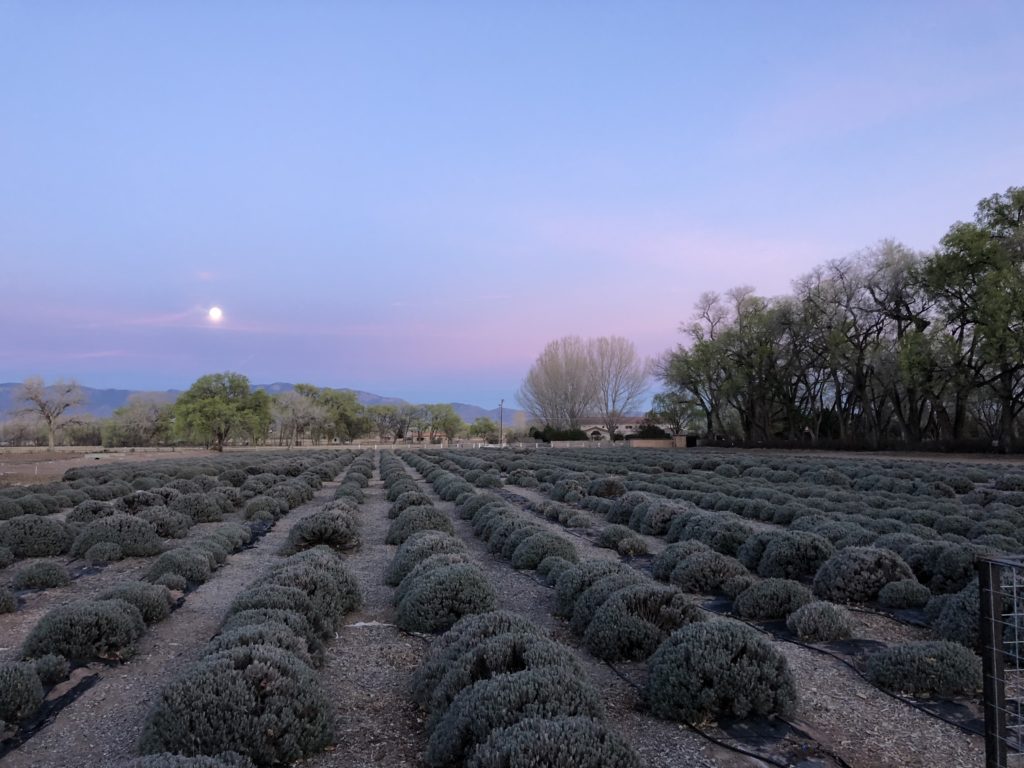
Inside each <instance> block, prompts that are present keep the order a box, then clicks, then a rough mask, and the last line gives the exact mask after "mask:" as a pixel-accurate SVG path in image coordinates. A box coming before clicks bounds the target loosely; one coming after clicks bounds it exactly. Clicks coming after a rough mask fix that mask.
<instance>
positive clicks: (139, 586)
mask: <svg viewBox="0 0 1024 768" xmlns="http://www.w3.org/2000/svg"><path fill="white" fill-rule="evenodd" d="M96 599H97V600H124V601H125V602H126V603H130V604H132V605H134V606H135V607H136V608H138V609H139V613H140V614H142V620H143V621H144V622H146V623H147V624H153V623H155V622H157V621H163V620H164V619H165V618H167V616H169V615H170V613H171V604H172V601H171V592H170V590H169V589H167V587H164V586H160V585H157V584H146V583H145V582H144V581H123V582H121V583H120V584H116V585H114V586H113V587H111V588H110V589H106V590H104V591H103V592H101V593H100V594H99V596H98V597H97V598H96Z"/></svg>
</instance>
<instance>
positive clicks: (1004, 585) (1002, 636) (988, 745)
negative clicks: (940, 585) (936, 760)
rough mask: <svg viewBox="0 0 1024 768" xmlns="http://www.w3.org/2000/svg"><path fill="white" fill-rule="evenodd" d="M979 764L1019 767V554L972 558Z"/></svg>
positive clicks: (1022, 752) (1023, 584)
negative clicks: (981, 735)
mask: <svg viewBox="0 0 1024 768" xmlns="http://www.w3.org/2000/svg"><path fill="white" fill-rule="evenodd" d="M978 581H979V588H980V590H981V595H980V597H981V646H982V654H981V655H982V664H983V671H984V703H985V768H1024V558H1020V557H1016V558H986V559H982V560H979V562H978Z"/></svg>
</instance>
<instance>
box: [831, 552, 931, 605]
mask: <svg viewBox="0 0 1024 768" xmlns="http://www.w3.org/2000/svg"><path fill="white" fill-rule="evenodd" d="M913 578H914V573H913V571H911V570H910V566H909V565H907V564H906V563H905V562H904V561H903V558H901V557H900V556H899V555H897V554H896V553H895V552H893V551H892V550H889V549H876V548H874V547H847V548H846V549H842V550H840V551H839V552H837V553H836V554H834V555H833V556H832V557H830V558H829V559H828V560H827V561H826V562H825V564H824V565H822V566H821V568H820V569H819V570H818V574H817V575H816V576H815V577H814V594H816V595H818V597H821V598H823V599H825V600H831V601H833V602H837V603H866V602H869V601H871V600H874V599H875V598H876V597H878V592H879V590H881V589H882V587H884V586H885V585H886V584H888V583H889V582H892V581H903V580H904V579H913Z"/></svg>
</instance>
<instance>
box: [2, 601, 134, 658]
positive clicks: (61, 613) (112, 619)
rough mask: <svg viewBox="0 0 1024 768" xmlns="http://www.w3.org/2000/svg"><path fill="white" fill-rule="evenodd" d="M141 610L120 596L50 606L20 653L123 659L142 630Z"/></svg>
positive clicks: (37, 655)
mask: <svg viewBox="0 0 1024 768" xmlns="http://www.w3.org/2000/svg"><path fill="white" fill-rule="evenodd" d="M145 627H146V625H145V622H144V621H143V620H142V614H141V613H140V612H139V609H138V608H136V607H135V606H134V605H132V604H130V603H127V602H125V601H124V600H83V601H80V602H77V603H70V604H68V605H61V606H58V607H57V608H54V609H53V610H51V611H50V612H49V613H47V614H46V615H45V616H43V618H42V619H40V620H39V622H38V623H37V624H36V625H35V626H34V627H33V628H32V630H31V631H30V632H29V634H28V637H26V638H25V642H24V643H23V644H22V648H21V652H22V655H23V656H24V657H25V658H27V659H34V658H38V657H40V656H45V655H47V654H51V653H52V654H55V655H57V656H64V657H65V658H68V659H75V660H88V659H94V658H101V659H115V658H116V659H124V658H127V657H129V656H131V655H132V654H133V653H134V652H135V643H136V641H137V640H138V639H139V638H140V637H141V636H142V633H143V632H144V631H145Z"/></svg>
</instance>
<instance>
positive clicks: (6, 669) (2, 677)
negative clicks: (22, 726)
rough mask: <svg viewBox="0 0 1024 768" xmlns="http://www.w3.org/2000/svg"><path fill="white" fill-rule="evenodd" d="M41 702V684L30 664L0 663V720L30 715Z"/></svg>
mask: <svg viewBox="0 0 1024 768" xmlns="http://www.w3.org/2000/svg"><path fill="white" fill-rule="evenodd" d="M42 703H43V685H42V683H41V682H39V675H37V674H36V670H35V668H34V667H33V666H32V665H31V664H25V663H23V662H16V661H14V662H3V663H0V722H2V721H4V720H6V721H8V722H16V721H18V720H22V719H24V718H26V717H29V716H30V715H32V714H33V713H34V712H35V711H36V710H37V709H39V705H40V704H42Z"/></svg>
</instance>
